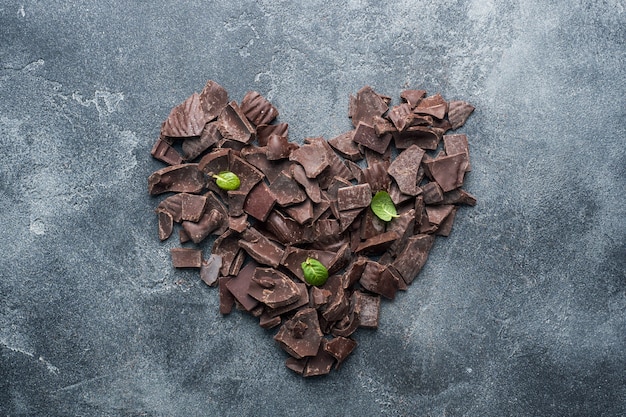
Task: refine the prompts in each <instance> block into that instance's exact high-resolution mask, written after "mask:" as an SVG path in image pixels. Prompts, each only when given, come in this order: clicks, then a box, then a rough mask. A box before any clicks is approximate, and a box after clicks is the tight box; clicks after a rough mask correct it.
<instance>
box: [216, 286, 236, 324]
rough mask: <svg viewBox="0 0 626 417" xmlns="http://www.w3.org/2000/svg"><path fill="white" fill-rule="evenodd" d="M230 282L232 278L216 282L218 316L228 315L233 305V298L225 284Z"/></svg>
mask: <svg viewBox="0 0 626 417" xmlns="http://www.w3.org/2000/svg"><path fill="white" fill-rule="evenodd" d="M230 280H232V277H220V278H218V280H217V285H218V288H219V294H220V314H224V315H226V314H230V312H231V311H232V309H233V305H234V304H235V297H234V296H233V294H232V293H231V292H230V291H229V289H228V287H227V284H228V282H229V281H230Z"/></svg>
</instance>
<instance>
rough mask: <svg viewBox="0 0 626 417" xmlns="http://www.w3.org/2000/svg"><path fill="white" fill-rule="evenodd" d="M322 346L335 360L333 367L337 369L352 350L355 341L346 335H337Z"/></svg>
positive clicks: (354, 346)
mask: <svg viewBox="0 0 626 417" xmlns="http://www.w3.org/2000/svg"><path fill="white" fill-rule="evenodd" d="M323 348H324V350H325V351H326V352H328V353H329V354H330V355H332V356H333V357H334V358H335V359H336V360H337V364H336V365H335V369H338V368H339V366H340V365H341V364H342V363H343V361H345V360H346V358H347V357H348V356H349V355H350V354H351V353H352V352H353V351H354V348H356V342H355V341H354V340H352V339H348V338H347V337H342V336H338V337H334V338H332V339H331V340H329V341H327V342H326V343H325V344H324V346H323Z"/></svg>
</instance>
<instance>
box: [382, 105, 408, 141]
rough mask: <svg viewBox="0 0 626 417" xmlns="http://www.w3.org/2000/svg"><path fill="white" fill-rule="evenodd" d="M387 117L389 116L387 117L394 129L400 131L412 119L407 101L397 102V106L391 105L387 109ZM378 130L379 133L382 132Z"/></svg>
mask: <svg viewBox="0 0 626 417" xmlns="http://www.w3.org/2000/svg"><path fill="white" fill-rule="evenodd" d="M387 117H389V119H390V120H391V121H392V122H393V124H394V126H395V127H396V129H398V130H399V131H400V132H402V131H403V130H404V129H406V128H407V127H408V126H410V125H411V122H412V121H413V110H412V108H411V106H410V105H409V103H403V104H399V105H397V106H393V107H392V108H391V110H389V113H388V115H387ZM379 131H380V132H381V133H382V132H383V130H381V129H380V128H379ZM377 133H378V132H377ZM379 134H380V133H379Z"/></svg>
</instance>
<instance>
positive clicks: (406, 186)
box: [388, 145, 425, 195]
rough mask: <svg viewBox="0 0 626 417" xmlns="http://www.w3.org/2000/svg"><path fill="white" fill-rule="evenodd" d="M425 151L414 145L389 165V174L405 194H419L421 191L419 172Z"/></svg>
mask: <svg viewBox="0 0 626 417" xmlns="http://www.w3.org/2000/svg"><path fill="white" fill-rule="evenodd" d="M424 153H425V152H424V150H423V149H421V148H419V147H418V146H417V145H412V146H410V147H408V148H407V149H405V150H404V151H402V152H401V153H400V154H399V155H398V157H397V158H396V159H395V160H394V161H393V162H392V163H391V165H389V169H388V172H389V175H391V176H392V177H393V178H394V179H395V180H396V183H397V184H398V188H400V191H401V192H403V193H404V194H409V195H417V194H418V192H419V191H421V190H420V188H419V187H418V185H417V172H418V170H419V167H420V163H421V162H422V157H423V156H424Z"/></svg>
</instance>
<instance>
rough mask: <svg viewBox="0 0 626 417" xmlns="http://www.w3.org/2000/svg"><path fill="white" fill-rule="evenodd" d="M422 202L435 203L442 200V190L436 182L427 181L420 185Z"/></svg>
mask: <svg viewBox="0 0 626 417" xmlns="http://www.w3.org/2000/svg"><path fill="white" fill-rule="evenodd" d="M422 196H423V198H424V204H437V203H439V202H441V201H443V191H442V190H441V187H440V186H439V185H438V184H437V183H436V182H429V183H427V184H424V185H423V186H422Z"/></svg>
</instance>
